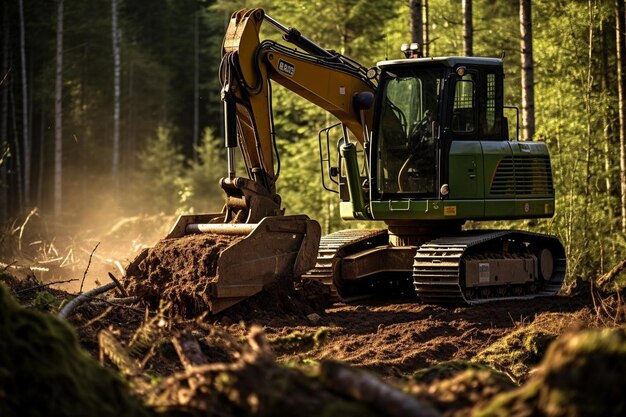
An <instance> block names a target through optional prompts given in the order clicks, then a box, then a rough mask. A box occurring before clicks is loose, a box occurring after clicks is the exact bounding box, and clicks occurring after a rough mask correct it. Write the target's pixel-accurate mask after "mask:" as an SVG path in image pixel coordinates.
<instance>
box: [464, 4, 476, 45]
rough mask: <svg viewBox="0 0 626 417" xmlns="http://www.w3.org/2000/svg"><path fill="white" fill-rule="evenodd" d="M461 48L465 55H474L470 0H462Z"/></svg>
mask: <svg viewBox="0 0 626 417" xmlns="http://www.w3.org/2000/svg"><path fill="white" fill-rule="evenodd" d="M463 49H464V51H465V56H473V55H474V25H473V23H472V0H463Z"/></svg>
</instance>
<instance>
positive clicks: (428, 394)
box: [404, 361, 516, 415]
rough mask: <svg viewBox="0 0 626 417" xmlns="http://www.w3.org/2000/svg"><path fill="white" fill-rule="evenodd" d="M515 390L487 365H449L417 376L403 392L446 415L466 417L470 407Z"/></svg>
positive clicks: (511, 383)
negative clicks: (429, 404) (431, 405)
mask: <svg viewBox="0 0 626 417" xmlns="http://www.w3.org/2000/svg"><path fill="white" fill-rule="evenodd" d="M515 388H516V385H515V384H514V383H513V382H512V381H511V379H510V378H509V377H508V376H507V375H505V374H503V373H501V372H498V371H496V370H494V369H492V368H490V367H488V366H486V365H481V364H475V363H471V362H466V361H450V362H443V363H441V364H438V365H435V366H433V367H430V368H427V369H423V370H420V371H418V372H416V373H415V374H414V375H413V376H412V378H411V380H410V381H409V382H408V383H407V384H405V387H404V390H405V391H407V392H409V393H411V394H412V395H414V396H416V397H418V398H420V399H422V400H424V401H427V402H429V403H431V404H433V405H434V406H435V407H436V408H437V410H439V411H441V412H443V413H445V414H446V415H453V414H454V415H456V414H457V413H460V414H461V415H467V413H468V412H469V410H471V409H472V408H473V407H475V406H480V405H481V404H483V405H484V404H487V403H489V402H490V401H491V399H493V397H494V396H496V395H498V394H501V393H502V392H506V391H510V390H512V389H515Z"/></svg>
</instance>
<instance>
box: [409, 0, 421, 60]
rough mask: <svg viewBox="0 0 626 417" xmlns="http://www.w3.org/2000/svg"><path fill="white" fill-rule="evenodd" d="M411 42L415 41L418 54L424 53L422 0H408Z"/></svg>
mask: <svg viewBox="0 0 626 417" xmlns="http://www.w3.org/2000/svg"><path fill="white" fill-rule="evenodd" d="M409 7H410V8H411V42H415V43H417V48H418V50H419V54H423V53H424V21H423V18H422V0H410V1H409Z"/></svg>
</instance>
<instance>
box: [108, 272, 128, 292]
mask: <svg viewBox="0 0 626 417" xmlns="http://www.w3.org/2000/svg"><path fill="white" fill-rule="evenodd" d="M109 278H111V281H113V282H114V283H115V285H116V286H117V289H118V290H120V293H122V297H128V291H126V288H124V286H123V285H122V283H121V282H120V281H119V280H118V279H117V278H115V275H113V274H112V273H110V272H109Z"/></svg>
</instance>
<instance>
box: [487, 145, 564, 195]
mask: <svg viewBox="0 0 626 417" xmlns="http://www.w3.org/2000/svg"><path fill="white" fill-rule="evenodd" d="M489 192H490V193H491V194H495V195H503V194H507V195H518V196H538V195H542V196H552V195H554V185H553V183H552V168H551V167H550V157H549V156H547V155H539V156H530V155H529V156H526V155H516V156H507V157H505V158H503V159H502V160H501V161H500V163H499V164H498V167H497V168H496V172H495V173H494V175H493V178H492V180H491V187H490V190H489Z"/></svg>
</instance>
